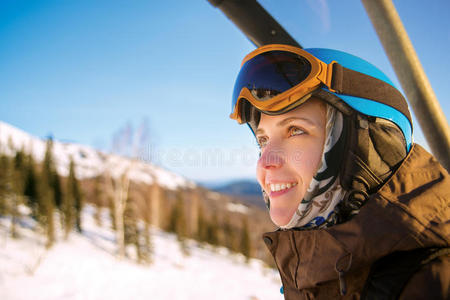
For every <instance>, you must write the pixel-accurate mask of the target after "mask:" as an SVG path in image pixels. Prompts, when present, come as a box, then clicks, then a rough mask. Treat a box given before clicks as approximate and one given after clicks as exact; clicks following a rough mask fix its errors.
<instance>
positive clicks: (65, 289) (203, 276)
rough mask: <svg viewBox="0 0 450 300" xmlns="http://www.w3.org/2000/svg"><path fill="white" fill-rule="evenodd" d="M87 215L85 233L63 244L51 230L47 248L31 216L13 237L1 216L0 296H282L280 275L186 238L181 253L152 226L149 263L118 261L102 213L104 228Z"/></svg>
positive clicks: (172, 240)
mask: <svg viewBox="0 0 450 300" xmlns="http://www.w3.org/2000/svg"><path fill="white" fill-rule="evenodd" d="M21 211H22V212H26V210H24V209H21ZM93 213H94V209H93V207H91V206H87V207H85V209H84V212H83V216H82V218H83V219H82V220H83V228H84V231H83V234H77V233H72V234H71V235H70V237H69V239H68V240H67V241H64V240H63V239H62V237H61V235H62V234H61V233H60V232H57V236H58V242H57V243H56V244H55V245H54V246H53V247H52V248H51V249H50V250H48V251H47V250H45V247H44V242H45V241H44V236H43V235H41V234H38V233H35V232H34V231H32V230H31V229H30V228H32V227H33V226H34V225H35V224H34V223H33V221H32V220H31V219H29V218H27V217H23V218H22V219H21V226H18V227H19V233H20V235H21V238H19V239H12V238H10V237H7V230H8V227H9V219H7V218H5V217H3V218H0V299H8V300H21V299H35V300H40V299H46V300H52V299H69V300H70V299H109V300H113V299H136V300H137V299H171V300H173V299H227V300H228V299H233V300H234V299H237V300H238V299H246V300H250V299H251V300H256V299H259V300H264V299H267V300H269V299H280V300H281V299H283V296H282V295H281V294H280V292H279V289H280V286H281V282H280V279H279V275H278V272H277V271H275V270H273V269H270V268H267V267H266V266H265V265H264V263H262V262H261V261H259V260H255V259H252V260H250V262H249V263H245V259H244V258H243V257H242V256H241V255H237V254H230V253H229V252H228V251H227V250H226V249H224V248H212V247H210V246H209V245H206V246H204V247H199V246H198V245H197V243H196V242H195V241H190V240H189V241H188V242H187V245H188V249H189V252H190V255H187V256H186V255H184V254H183V252H182V251H181V250H180V246H179V243H178V242H177V239H176V237H175V236H174V235H172V234H168V233H165V232H163V231H160V230H159V229H156V228H152V243H153V249H154V250H153V256H152V260H153V262H152V263H151V264H149V265H139V264H137V263H136V262H134V261H133V259H131V258H125V259H122V260H119V259H118V258H116V257H115V255H114V253H115V249H116V248H115V243H114V233H113V232H112V231H111V230H110V229H108V228H106V227H107V226H109V224H110V223H109V220H108V217H107V213H106V212H104V214H103V224H104V226H103V227H98V226H97V225H96V224H95V223H94V221H93ZM55 220H56V219H55ZM57 223H58V222H57ZM132 250H133V248H128V249H127V251H128V253H129V254H130V257H133V251H132Z"/></svg>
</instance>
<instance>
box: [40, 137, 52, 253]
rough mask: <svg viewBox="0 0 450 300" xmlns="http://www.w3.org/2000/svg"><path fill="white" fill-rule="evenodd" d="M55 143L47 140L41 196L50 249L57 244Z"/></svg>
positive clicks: (41, 218) (42, 217)
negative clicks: (53, 183) (55, 221)
mask: <svg viewBox="0 0 450 300" xmlns="http://www.w3.org/2000/svg"><path fill="white" fill-rule="evenodd" d="M52 151H53V141H52V139H51V138H49V139H48V140H47V147H46V150H45V157H44V163H43V166H42V176H41V186H40V195H42V198H41V203H40V204H39V208H40V212H39V214H40V221H41V224H42V225H43V226H44V228H45V231H46V235H47V244H46V247H47V248H50V247H51V246H53V243H54V242H55V224H54V215H53V213H54V206H55V198H54V191H53V189H52V179H53V172H54V165H53V155H52Z"/></svg>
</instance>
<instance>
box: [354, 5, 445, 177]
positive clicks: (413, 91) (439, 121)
mask: <svg viewBox="0 0 450 300" xmlns="http://www.w3.org/2000/svg"><path fill="white" fill-rule="evenodd" d="M361 2H362V3H363V5H364V7H365V9H366V11H367V14H368V15H369V18H370V20H371V21H372V24H373V26H374V27H375V30H376V32H377V34H378V37H379V39H380V41H381V44H382V45H383V47H384V50H385V52H386V54H387V56H388V57H389V60H390V62H391V64H392V66H393V68H394V71H395V73H396V74H397V77H398V79H399V81H400V84H401V85H402V88H403V90H404V91H405V93H406V97H407V98H408V101H409V103H410V105H411V107H412V109H413V110H414V114H415V115H416V117H417V120H418V121H419V124H420V127H421V128H422V131H423V133H424V135H425V138H426V140H427V142H428V145H430V148H431V151H432V152H433V154H434V155H435V156H436V158H437V159H438V160H439V162H440V163H441V164H442V165H443V166H444V168H446V169H447V171H450V129H449V126H448V123H447V120H446V118H445V116H444V113H443V112H442V109H441V106H440V105H439V102H438V100H437V99H436V95H435V94H434V92H433V89H432V88H431V85H430V82H429V81H428V78H427V77H426V75H425V72H424V71H423V68H422V65H421V64H420V61H419V58H418V57H417V54H416V52H415V50H414V48H413V45H412V43H411V41H410V39H409V37H408V34H407V33H406V30H405V28H404V27H403V24H402V21H401V20H400V17H399V15H398V13H397V10H396V9H395V6H394V4H393V3H392V1H391V0H361Z"/></svg>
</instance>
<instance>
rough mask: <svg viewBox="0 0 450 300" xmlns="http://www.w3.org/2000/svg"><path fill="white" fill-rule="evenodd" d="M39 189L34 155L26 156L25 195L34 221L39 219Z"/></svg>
mask: <svg viewBox="0 0 450 300" xmlns="http://www.w3.org/2000/svg"><path fill="white" fill-rule="evenodd" d="M38 191H39V187H38V181H37V176H36V164H35V162H34V159H33V156H32V155H30V154H29V155H27V156H26V165H25V182H24V195H25V199H26V204H27V205H28V207H29V208H30V209H31V216H32V217H33V219H35V220H37V219H38V206H39V202H40V201H39V193H38Z"/></svg>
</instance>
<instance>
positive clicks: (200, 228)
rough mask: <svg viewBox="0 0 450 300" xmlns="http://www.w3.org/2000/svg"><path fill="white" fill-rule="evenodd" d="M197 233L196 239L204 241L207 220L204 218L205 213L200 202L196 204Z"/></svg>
mask: <svg viewBox="0 0 450 300" xmlns="http://www.w3.org/2000/svg"><path fill="white" fill-rule="evenodd" d="M197 218H198V219H197V235H196V239H197V240H198V241H199V242H206V235H207V233H206V231H207V228H206V227H207V222H206V219H205V215H204V213H203V206H202V205H201V203H199V205H198V213H197Z"/></svg>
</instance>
